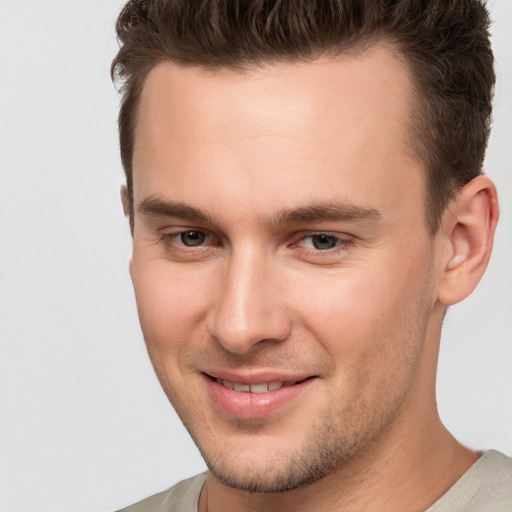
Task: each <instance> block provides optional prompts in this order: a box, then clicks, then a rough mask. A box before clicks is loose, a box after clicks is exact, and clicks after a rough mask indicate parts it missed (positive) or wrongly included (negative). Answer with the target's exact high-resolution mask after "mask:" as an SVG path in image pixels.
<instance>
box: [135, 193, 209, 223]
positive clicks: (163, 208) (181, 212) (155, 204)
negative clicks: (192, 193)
mask: <svg viewBox="0 0 512 512" xmlns="http://www.w3.org/2000/svg"><path fill="white" fill-rule="evenodd" d="M137 211H138V212H139V213H141V214H142V215H145V216H147V217H175V218H178V219H183V220H189V221H191V222H201V223H203V224H213V219H212V217H211V216H210V215H208V214H207V213H204V212H202V211H201V210H199V209H197V208H194V207H193V206H189V205H188V204H185V203H181V202H176V201H164V200H162V199H156V198H152V197H148V198H146V199H144V200H143V201H142V202H141V203H140V204H139V206H138V207H137Z"/></svg>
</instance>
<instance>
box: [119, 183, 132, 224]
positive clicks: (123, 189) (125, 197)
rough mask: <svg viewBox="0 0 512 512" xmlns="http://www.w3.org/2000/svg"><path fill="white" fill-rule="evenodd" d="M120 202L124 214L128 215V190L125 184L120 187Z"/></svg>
mask: <svg viewBox="0 0 512 512" xmlns="http://www.w3.org/2000/svg"><path fill="white" fill-rule="evenodd" d="M121 204H122V205H123V213H124V216H125V217H128V215H130V201H129V199H128V190H127V189H126V186H125V185H123V186H122V187H121Z"/></svg>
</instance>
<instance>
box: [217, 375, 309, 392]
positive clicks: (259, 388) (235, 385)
mask: <svg viewBox="0 0 512 512" xmlns="http://www.w3.org/2000/svg"><path fill="white" fill-rule="evenodd" d="M209 377H210V378H211V379H213V380H215V381H216V382H217V383H219V384H220V385H221V386H224V387H225V388H227V389H229V390H231V391H236V392H238V393H256V394H259V393H268V392H269V391H277V390H278V389H281V388H283V387H289V386H294V385H296V384H300V383H301V382H304V381H306V380H308V379H312V378H313V377H307V378H306V379H302V380H287V381H279V380H272V381H269V382H259V383H256V384H244V383H241V382H232V381H230V380H227V379H220V378H218V377H212V376H211V375H209Z"/></svg>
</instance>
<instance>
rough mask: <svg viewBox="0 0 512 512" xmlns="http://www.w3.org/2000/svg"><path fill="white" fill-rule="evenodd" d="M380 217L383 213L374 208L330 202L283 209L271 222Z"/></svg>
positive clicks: (344, 220)
mask: <svg viewBox="0 0 512 512" xmlns="http://www.w3.org/2000/svg"><path fill="white" fill-rule="evenodd" d="M380 218H382V214H381V213H380V212H379V211H378V210H376V209H374V208H366V207H363V206H360V205H357V204H345V203H343V204H339V203H330V202H329V203H320V204H314V205H308V206H303V207H299V208H294V209H284V210H281V211H280V212H278V213H277V214H276V215H275V216H274V217H273V218H272V220H271V223H272V224H273V225H276V226H280V225H284V224H302V223H311V222H356V221H363V220H379V219H380Z"/></svg>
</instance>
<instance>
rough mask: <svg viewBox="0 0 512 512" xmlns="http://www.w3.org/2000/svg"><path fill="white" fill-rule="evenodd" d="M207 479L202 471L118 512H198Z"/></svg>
mask: <svg viewBox="0 0 512 512" xmlns="http://www.w3.org/2000/svg"><path fill="white" fill-rule="evenodd" d="M205 481H206V473H201V474H200V475H196V476H194V477H192V478H188V479H187V480H182V481H181V482H179V483H177V484H176V485H173V486H172V487H171V488H170V489H167V490H166V491H163V492H159V493H158V494H154V495H153V496H150V497H149V498H146V499H144V500H142V501H139V502H138V503H135V504H134V505H131V506H129V507H126V508H123V509H122V510H119V511H118V512H168V511H170V510H172V511H173V512H197V503H198V501H199V495H200V494H201V489H202V488H203V485H204V482H205Z"/></svg>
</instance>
